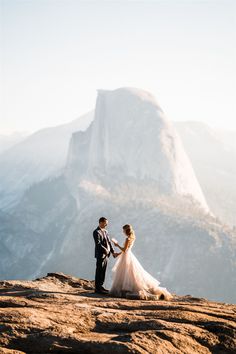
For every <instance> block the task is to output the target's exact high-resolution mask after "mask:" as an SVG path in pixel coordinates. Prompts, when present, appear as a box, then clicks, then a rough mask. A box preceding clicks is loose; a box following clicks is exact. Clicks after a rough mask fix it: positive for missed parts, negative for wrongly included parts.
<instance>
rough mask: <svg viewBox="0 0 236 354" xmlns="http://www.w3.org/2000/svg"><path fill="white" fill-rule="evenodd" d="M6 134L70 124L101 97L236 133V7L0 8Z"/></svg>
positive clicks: (223, 0) (42, 4) (40, 1)
mask: <svg viewBox="0 0 236 354" xmlns="http://www.w3.org/2000/svg"><path fill="white" fill-rule="evenodd" d="M0 4H1V10H0V11H1V12H0V26H1V27H0V29H1V32H0V49H1V54H0V60H1V71H0V75H1V77H0V114H1V116H0V134H9V133H12V132H14V131H28V132H34V131H36V130H38V129H40V128H43V127H47V126H54V125H59V124H63V123H66V122H70V121H71V120H73V119H75V118H77V117H79V116H80V115H82V114H84V113H86V112H87V111H89V110H91V109H93V108H94V107H95V102H96V95H97V92H96V90H97V89H101V88H102V89H116V88H118V87H123V86H132V87H137V88H142V89H145V90H148V91H150V92H151V93H153V94H154V95H155V96H156V98H157V100H158V102H159V104H160V106H161V107H162V109H163V110H164V111H165V113H166V114H167V116H168V117H169V118H170V119H171V120H198V121H203V122H206V123H208V124H209V125H211V126H213V127H224V128H225V129H233V130H235V129H236V49H235V43H236V1H235V0H205V1H201V0H182V1H180V0H163V1H158V0H156V1H148V0H145V1H144V0H143V1H128V0H127V1H126V0H120V1H100V0H96V1H88V0H87V1H79V0H77V1H76V0H74V1H73V0H18V1H17V0H0Z"/></svg>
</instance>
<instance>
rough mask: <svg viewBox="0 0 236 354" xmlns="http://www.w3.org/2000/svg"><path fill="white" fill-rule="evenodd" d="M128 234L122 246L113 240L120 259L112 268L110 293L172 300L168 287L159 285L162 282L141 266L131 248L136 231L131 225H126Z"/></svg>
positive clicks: (125, 231) (125, 232)
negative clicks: (118, 250) (117, 248)
mask: <svg viewBox="0 0 236 354" xmlns="http://www.w3.org/2000/svg"><path fill="white" fill-rule="evenodd" d="M123 232H124V234H125V236H126V239H125V243H124V245H123V247H122V246H120V245H119V244H118V242H117V241H116V240H115V239H112V242H113V243H114V245H115V246H116V247H119V249H120V250H121V252H119V253H118V259H117V261H116V263H115V265H114V267H113V268H112V272H113V273H114V274H113V283H112V286H111V289H110V291H109V294H111V295H113V296H118V297H135V298H137V297H138V298H140V299H151V300H159V299H164V300H170V299H171V298H172V297H173V296H172V295H171V294H170V293H169V291H168V290H167V289H166V288H162V287H160V286H159V284H160V282H159V281H158V280H156V279H155V278H153V277H152V276H151V274H149V273H148V272H147V271H145V269H144V268H143V267H142V266H141V264H140V263H139V261H138V260H137V258H136V257H135V255H134V254H133V253H132V251H131V248H132V246H133V244H134V241H135V233H134V230H133V228H132V226H131V225H124V226H123Z"/></svg>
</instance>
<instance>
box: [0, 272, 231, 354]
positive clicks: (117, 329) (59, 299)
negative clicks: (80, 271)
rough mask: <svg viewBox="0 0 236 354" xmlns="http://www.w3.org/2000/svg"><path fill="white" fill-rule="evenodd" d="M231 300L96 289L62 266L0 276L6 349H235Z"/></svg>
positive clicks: (11, 352) (0, 340) (0, 341)
mask: <svg viewBox="0 0 236 354" xmlns="http://www.w3.org/2000/svg"><path fill="white" fill-rule="evenodd" d="M235 313H236V306H235V305H230V304H225V303H220V302H211V301H209V300H207V299H204V298H196V297H195V298H194V297H191V296H190V295H188V296H182V297H180V296H174V298H173V299H172V300H171V301H145V300H138V299H137V300H130V299H125V298H116V297H111V296H101V295H98V294H94V282H93V281H89V280H86V279H81V278H76V277H72V276H71V275H67V274H63V273H48V274H47V276H44V277H42V278H37V279H34V280H32V281H25V280H14V281H13V280H11V281H1V282H0V316H1V327H0V333H1V335H0V346H1V349H0V350H1V353H5V354H7V353H8V354H24V353H27V354H30V353H31V354H35V353H42V354H45V353H90V354H93V353H103V354H110V353H114V354H120V353H133V354H150V353H155V354H160V353H162V354H169V353H175V354H183V353H185V354H192V353H198V354H207V353H219V354H223V353H224V354H226V353H228V354H230V353H231V354H233V353H235V349H236V339H235V329H236V326H235V322H236V321H235V320H236V316H235Z"/></svg>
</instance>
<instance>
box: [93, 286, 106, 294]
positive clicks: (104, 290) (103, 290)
mask: <svg viewBox="0 0 236 354" xmlns="http://www.w3.org/2000/svg"><path fill="white" fill-rule="evenodd" d="M95 293H97V294H108V293H109V290H106V289H104V288H103V286H102V287H101V288H99V289H95Z"/></svg>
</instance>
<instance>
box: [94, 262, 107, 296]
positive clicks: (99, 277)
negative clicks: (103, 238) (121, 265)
mask: <svg viewBox="0 0 236 354" xmlns="http://www.w3.org/2000/svg"><path fill="white" fill-rule="evenodd" d="M107 259H108V257H107V256H106V257H104V258H102V257H97V263H96V273H95V289H97V290H99V289H101V287H102V286H103V283H104V280H105V274H106V269H107Z"/></svg>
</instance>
